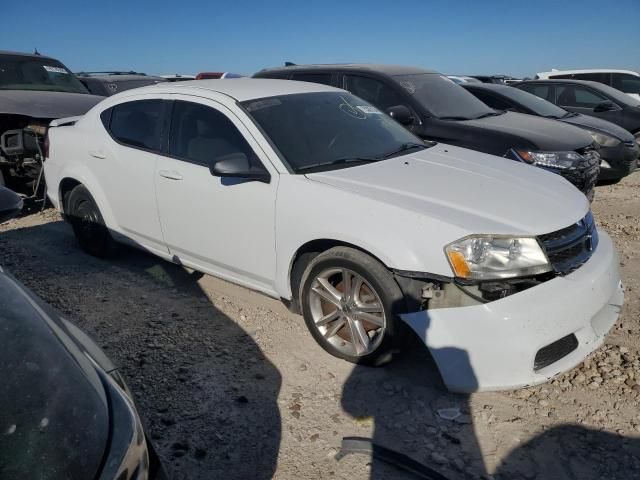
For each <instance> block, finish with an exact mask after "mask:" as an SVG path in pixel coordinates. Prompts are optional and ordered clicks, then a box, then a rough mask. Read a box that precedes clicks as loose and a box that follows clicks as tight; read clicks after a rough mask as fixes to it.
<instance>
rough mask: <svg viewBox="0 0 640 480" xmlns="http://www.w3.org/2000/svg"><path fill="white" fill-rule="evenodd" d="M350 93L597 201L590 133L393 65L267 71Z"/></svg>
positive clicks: (411, 124) (422, 133)
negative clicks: (546, 174)
mask: <svg viewBox="0 0 640 480" xmlns="http://www.w3.org/2000/svg"><path fill="white" fill-rule="evenodd" d="M254 77H255V78H281V79H288V80H302V81H308V82H315V83H322V84H325V85H332V86H335V87H338V88H343V89H345V90H347V91H349V92H351V93H353V94H354V95H356V96H358V97H360V98H362V99H364V100H366V101H368V102H369V103H371V104H372V105H375V106H376V107H377V108H378V109H380V110H381V111H383V112H386V113H388V114H389V115H390V116H391V117H392V118H394V119H395V120H397V121H398V122H400V123H401V124H403V125H404V126H405V127H407V128H408V129H409V130H410V131H411V132H413V133H415V134H416V135H418V136H419V137H421V138H423V139H426V140H433V141H437V142H443V143H447V144H449V145H456V146H459V147H464V148H469V149H472V150H477V151H479V152H483V153H489V154H491V155H497V156H500V157H506V158H509V159H511V160H514V161H516V162H521V163H526V164H531V165H535V166H538V167H540V168H543V169H546V170H549V171H552V172H554V173H557V174H560V175H562V176H563V177H565V178H566V179H567V180H569V181H570V182H571V183H573V184H574V185H575V186H576V187H577V188H578V189H580V190H581V191H582V192H583V193H584V194H585V195H586V196H587V197H588V198H589V199H592V198H593V194H594V187H595V184H596V181H597V178H598V173H599V164H600V157H599V154H598V148H597V145H596V144H595V142H594V140H593V138H592V137H591V136H590V135H589V134H588V133H586V132H584V131H582V130H580V129H578V128H575V127H573V126H570V125H567V124H561V123H559V122H556V121H554V120H550V119H545V118H536V117H532V116H528V115H522V114H519V113H514V112H509V111H505V110H494V109H493V108H491V107H489V106H487V105H485V104H484V103H482V101H480V100H478V99H477V98H476V97H474V96H473V95H472V94H471V93H469V92H468V91H466V90H465V89H464V88H462V87H461V86H460V85H457V84H456V83H455V82H453V81H451V80H450V79H448V78H447V77H446V76H444V75H441V74H440V73H438V72H434V71H430V70H424V69H421V68H414V67H401V66H387V65H357V64H354V65H306V66H286V67H282V68H271V69H267V70H262V71H260V72H258V73H256V74H255V75H254Z"/></svg>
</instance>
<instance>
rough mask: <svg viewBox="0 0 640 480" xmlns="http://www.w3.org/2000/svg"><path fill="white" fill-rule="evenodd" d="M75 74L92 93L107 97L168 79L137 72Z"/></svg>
mask: <svg viewBox="0 0 640 480" xmlns="http://www.w3.org/2000/svg"><path fill="white" fill-rule="evenodd" d="M76 76H77V77H78V80H80V81H81V82H82V83H83V84H84V86H85V87H87V89H88V90H89V91H90V92H91V93H92V94H94V95H102V96H103V97H109V96H111V95H115V94H116V93H119V92H124V91H125V90H131V89H132V88H139V87H146V86H147V85H153V84H154V83H162V82H168V81H169V80H168V79H166V78H164V77H155V76H153V75H147V74H145V73H138V72H78V73H76Z"/></svg>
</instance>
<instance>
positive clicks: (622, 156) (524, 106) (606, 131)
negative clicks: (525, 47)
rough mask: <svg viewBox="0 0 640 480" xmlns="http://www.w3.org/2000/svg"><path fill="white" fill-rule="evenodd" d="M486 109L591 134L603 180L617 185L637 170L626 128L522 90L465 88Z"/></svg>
mask: <svg viewBox="0 0 640 480" xmlns="http://www.w3.org/2000/svg"><path fill="white" fill-rule="evenodd" d="M463 87H464V88H466V89H467V90H468V91H469V92H471V93H473V94H474V95H475V96H476V97H477V98H478V99H480V100H482V101H483V102H484V103H485V104H486V105H488V106H490V107H491V108H494V109H496V110H509V111H512V112H520V113H525V114H527V115H536V116H538V117H544V118H551V119H554V120H558V121H560V122H565V123H568V124H570V125H575V126H576V127H580V128H582V129H584V130H585V131H587V132H588V133H589V134H590V135H591V136H592V137H593V139H594V141H595V142H596V143H598V145H599V146H600V157H601V158H602V163H601V164H600V176H599V177H598V179H599V180H604V181H609V182H610V181H617V180H620V179H621V178H623V177H625V176H626V175H628V174H629V173H631V172H632V171H634V170H635V169H636V166H637V158H638V152H640V147H639V146H638V144H637V143H636V140H635V138H633V135H631V134H630V133H629V132H628V131H626V130H625V129H624V128H622V127H619V126H618V125H616V124H614V123H611V122H607V121H606V120H602V119H600V118H595V117H591V116H588V115H582V114H580V113H575V112H569V111H567V110H565V109H564V108H561V107H558V106H557V105H554V104H553V103H551V102H548V101H546V100H545V99H543V98H540V97H537V96H535V95H533V94H531V93H529V92H525V91H524V90H521V89H519V88H513V87H510V86H508V85H495V84H489V83H467V84H464V85H463Z"/></svg>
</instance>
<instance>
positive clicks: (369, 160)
mask: <svg viewBox="0 0 640 480" xmlns="http://www.w3.org/2000/svg"><path fill="white" fill-rule="evenodd" d="M380 160H381V158H374V157H345V158H338V159H337V160H333V161H331V162H326V163H314V164H313V165H304V166H302V167H298V168H296V172H307V171H309V170H314V169H317V168H322V167H331V166H334V165H346V164H348V163H372V162H378V161H380Z"/></svg>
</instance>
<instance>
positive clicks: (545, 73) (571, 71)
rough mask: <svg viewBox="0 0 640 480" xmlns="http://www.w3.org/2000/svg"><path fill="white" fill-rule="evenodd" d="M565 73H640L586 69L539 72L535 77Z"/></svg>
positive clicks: (637, 74) (607, 69) (609, 69)
mask: <svg viewBox="0 0 640 480" xmlns="http://www.w3.org/2000/svg"><path fill="white" fill-rule="evenodd" d="M565 73H630V74H631V75H636V76H640V73H638V72H634V71H633V70H617V69H615V68H586V69H583V70H551V71H550V72H540V73H537V74H536V75H538V76H539V75H545V76H549V75H562V74H565Z"/></svg>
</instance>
